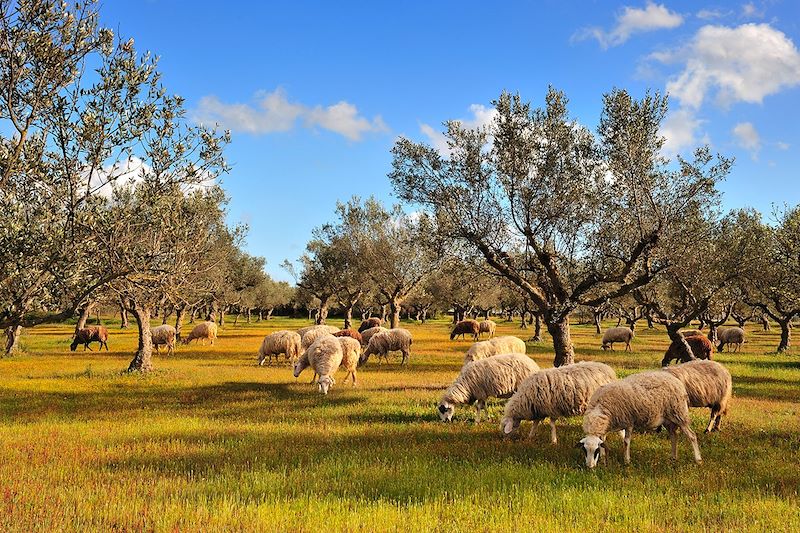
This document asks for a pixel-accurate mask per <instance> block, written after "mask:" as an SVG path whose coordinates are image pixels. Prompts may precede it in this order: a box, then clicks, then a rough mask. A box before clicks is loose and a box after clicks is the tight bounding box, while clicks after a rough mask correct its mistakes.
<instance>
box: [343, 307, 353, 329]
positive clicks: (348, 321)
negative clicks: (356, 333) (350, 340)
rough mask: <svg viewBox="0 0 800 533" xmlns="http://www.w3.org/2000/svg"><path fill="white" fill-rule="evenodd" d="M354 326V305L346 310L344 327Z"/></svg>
mask: <svg viewBox="0 0 800 533" xmlns="http://www.w3.org/2000/svg"><path fill="white" fill-rule="evenodd" d="M352 326H353V306H352V305H351V306H349V307H347V308H346V309H345V310H344V329H350V328H351V327H352Z"/></svg>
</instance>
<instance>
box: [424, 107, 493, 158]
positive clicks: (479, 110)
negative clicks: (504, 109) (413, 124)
mask: <svg viewBox="0 0 800 533" xmlns="http://www.w3.org/2000/svg"><path fill="white" fill-rule="evenodd" d="M469 111H470V113H472V117H471V118H468V119H456V121H457V122H460V123H461V125H462V126H463V127H465V128H468V129H476V128H485V127H488V126H489V125H490V124H491V123H492V121H493V120H494V117H495V116H497V110H496V109H495V108H493V107H486V106H484V105H481V104H472V105H470V106H469ZM419 129H420V131H421V132H422V133H423V134H424V135H425V136H426V137H427V138H428V142H429V143H430V145H431V146H432V147H433V148H435V149H436V150H437V151H438V152H439V153H440V154H442V155H443V156H445V157H446V156H449V155H450V147H449V146H448V145H447V137H446V136H445V135H444V133H442V132H441V131H439V130H437V129H436V128H433V127H431V126H430V125H428V124H420V126H419Z"/></svg>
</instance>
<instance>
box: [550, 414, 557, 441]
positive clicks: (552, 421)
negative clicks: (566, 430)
mask: <svg viewBox="0 0 800 533" xmlns="http://www.w3.org/2000/svg"><path fill="white" fill-rule="evenodd" d="M550 442H551V443H552V444H558V435H556V420H555V418H551V419H550Z"/></svg>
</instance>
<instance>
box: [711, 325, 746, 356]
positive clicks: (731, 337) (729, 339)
mask: <svg viewBox="0 0 800 533" xmlns="http://www.w3.org/2000/svg"><path fill="white" fill-rule="evenodd" d="M717 340H718V341H719V346H717V351H718V352H721V351H722V349H723V348H724V347H725V345H726V344H734V345H736V347H735V348H734V349H733V351H734V352H738V351H739V348H741V347H742V344H744V330H743V329H742V328H739V327H736V326H731V327H729V328H719V329H718V330H717Z"/></svg>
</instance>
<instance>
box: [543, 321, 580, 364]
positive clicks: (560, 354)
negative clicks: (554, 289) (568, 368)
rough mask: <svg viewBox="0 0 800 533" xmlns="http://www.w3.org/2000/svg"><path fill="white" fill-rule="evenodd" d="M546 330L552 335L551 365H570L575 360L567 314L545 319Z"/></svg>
mask: <svg viewBox="0 0 800 533" xmlns="http://www.w3.org/2000/svg"><path fill="white" fill-rule="evenodd" d="M545 320H546V322H547V332H548V333H550V336H551V337H553V350H555V357H554V359H553V366H564V365H571V364H573V363H574V362H575V349H574V347H573V346H572V338H571V337H570V333H569V315H567V316H566V317H563V318H551V319H550V320H547V317H545Z"/></svg>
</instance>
